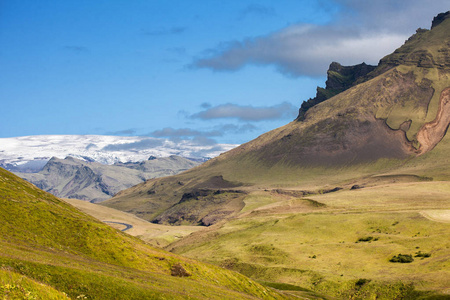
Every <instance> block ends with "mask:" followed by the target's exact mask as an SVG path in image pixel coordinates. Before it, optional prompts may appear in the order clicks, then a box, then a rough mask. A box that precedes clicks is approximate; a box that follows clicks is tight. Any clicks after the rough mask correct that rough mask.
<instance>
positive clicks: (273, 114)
mask: <svg viewBox="0 0 450 300" xmlns="http://www.w3.org/2000/svg"><path fill="white" fill-rule="evenodd" d="M297 112H298V109H297V107H295V106H294V105H292V104H290V103H288V102H283V103H281V104H278V105H274V106H266V107H254V106H250V105H248V106H241V105H237V104H231V103H228V104H222V105H218V106H214V107H211V108H208V109H206V110H204V111H201V112H199V113H196V114H194V115H192V116H191V117H192V118H196V119H202V120H211V119H226V118H234V119H238V120H240V121H264V120H276V119H285V118H294V117H295V116H296V114H297Z"/></svg>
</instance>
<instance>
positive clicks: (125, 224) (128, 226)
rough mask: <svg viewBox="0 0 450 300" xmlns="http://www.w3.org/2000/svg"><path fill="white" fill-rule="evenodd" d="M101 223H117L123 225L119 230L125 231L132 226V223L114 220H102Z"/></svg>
mask: <svg viewBox="0 0 450 300" xmlns="http://www.w3.org/2000/svg"><path fill="white" fill-rule="evenodd" d="M102 222H103V223H112V224H119V225H123V226H125V229H121V231H127V230H128V229H131V228H133V225H131V224H127V223H122V222H114V221H102Z"/></svg>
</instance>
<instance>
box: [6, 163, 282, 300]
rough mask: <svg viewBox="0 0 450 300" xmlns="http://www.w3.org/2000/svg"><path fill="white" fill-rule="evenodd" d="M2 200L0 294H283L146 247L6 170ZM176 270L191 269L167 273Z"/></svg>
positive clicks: (127, 296) (58, 296) (132, 296)
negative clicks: (0, 283)
mask: <svg viewBox="0 0 450 300" xmlns="http://www.w3.org/2000/svg"><path fill="white" fill-rule="evenodd" d="M0 206H1V207H2V209H1V210H0V221H1V222H2V226H1V227H0V237H1V238H0V267H1V273H0V275H1V276H0V278H1V280H2V281H1V282H2V287H1V292H2V293H3V294H2V296H4V297H6V298H7V299H8V297H13V296H11V295H13V293H16V292H17V293H22V294H24V295H30V297H32V296H33V295H34V296H35V297H36V299H49V298H48V297H47V294H46V293H49V294H51V295H53V296H51V297H54V299H64V294H62V293H66V294H67V295H68V296H69V297H71V298H77V297H81V298H82V299H159V298H164V299H167V298H170V299H186V298H193V299H211V298H215V299H224V298H228V299H236V298H249V299H252V298H267V299H275V298H281V296H280V295H278V294H276V293H274V292H272V291H271V290H268V289H266V288H264V287H262V286H261V285H259V284H257V283H255V282H252V281H251V280H249V279H247V278H246V277H244V276H242V275H240V274H238V273H235V272H230V271H227V270H223V269H220V268H218V267H215V266H212V265H206V264H203V263H199V262H197V261H193V260H190V259H185V258H182V257H179V256H177V255H173V254H170V253H167V252H165V251H162V250H159V249H156V248H152V247H150V246H147V245H145V244H144V243H143V242H141V241H140V240H138V239H136V238H133V237H131V236H128V235H126V234H124V233H121V232H119V231H117V230H115V229H113V228H111V227H109V226H107V225H105V224H103V223H101V222H100V221H97V220H95V219H93V218H91V217H89V216H88V215H85V214H84V213H81V212H80V211H78V210H77V209H75V208H74V207H72V206H70V205H68V204H67V203H65V202H63V201H61V200H59V199H57V198H56V197H54V196H52V195H50V194H48V193H46V192H44V191H42V190H39V189H37V188H36V187H34V186H33V185H31V184H29V183H27V182H25V181H24V180H22V179H20V178H18V177H16V176H15V175H13V174H12V173H10V172H8V171H6V170H4V169H0ZM174 270H183V272H182V273H179V272H178V273H177V274H173V273H174V272H175V271H174ZM8 274H9V275H8ZM17 274H20V275H21V276H22V277H20V276H19V275H17ZM180 274H181V275H187V274H189V275H188V276H185V277H179V276H172V275H180ZM181 275H180V276H181ZM8 276H10V278H9V279H8ZM18 276H19V277H20V278H24V279H23V280H22V279H20V278H19V279H18ZM5 278H6V279H5ZM17 280H19V281H21V282H22V281H23V285H17V283H16V282H17ZM34 281H37V282H40V283H44V284H46V285H48V286H49V287H52V288H53V289H54V290H53V289H52V288H48V289H47V288H45V289H44V288H43V289H40V288H37V287H36V286H35V285H34V284H33V283H32V282H34ZM6 285H8V286H6ZM10 285H14V286H19V288H17V289H16V288H11V286H10ZM44 290H45V291H44ZM57 291H59V292H57ZM34 296H33V297H34ZM49 297H50V296H49ZM51 297H50V299H51ZM11 299H13V298H11ZM25 299H26V298H25ZM30 299H33V298H30Z"/></svg>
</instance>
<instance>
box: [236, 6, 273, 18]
mask: <svg viewBox="0 0 450 300" xmlns="http://www.w3.org/2000/svg"><path fill="white" fill-rule="evenodd" d="M251 15H254V16H259V17H273V16H275V15H276V12H275V9H274V8H273V7H270V6H265V5H262V4H256V3H253V4H249V5H247V6H246V7H245V8H244V9H243V10H242V11H241V13H240V14H239V17H238V19H239V20H242V19H245V18H246V17H248V16H251Z"/></svg>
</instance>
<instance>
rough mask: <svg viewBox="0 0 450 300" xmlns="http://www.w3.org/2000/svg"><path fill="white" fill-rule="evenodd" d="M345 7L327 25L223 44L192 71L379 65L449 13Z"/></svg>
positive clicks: (416, 0)
mask: <svg viewBox="0 0 450 300" xmlns="http://www.w3.org/2000/svg"><path fill="white" fill-rule="evenodd" d="M336 3H337V4H338V5H341V6H342V9H341V10H340V11H341V12H340V14H339V15H337V17H336V19H335V21H334V22H332V23H330V24H327V25H311V24H294V25H291V26H288V27H286V28H284V29H282V30H279V31H277V32H273V33H270V34H267V35H263V36H259V37H253V38H247V39H244V40H241V41H229V42H223V43H221V44H220V45H218V46H217V47H216V48H214V49H210V50H209V51H208V52H207V54H206V55H204V56H202V57H199V58H197V59H196V60H195V61H194V62H193V64H192V66H193V67H196V68H209V69H212V70H214V71H236V70H239V69H240V68H242V67H244V66H246V65H250V64H251V65H272V66H275V67H276V68H277V70H278V71H280V72H281V73H283V74H286V75H288V76H294V77H297V76H323V75H324V74H325V72H326V70H327V67H328V65H329V64H330V63H331V62H332V61H338V62H340V63H341V64H344V65H353V64H358V63H361V62H366V63H369V64H377V63H378V61H379V60H380V59H381V58H382V57H384V56H385V55H387V54H389V53H391V52H392V51H394V50H395V49H396V48H398V47H400V46H401V45H402V44H403V42H404V41H405V40H406V39H407V38H408V37H409V36H410V35H411V34H413V33H414V31H415V29H417V28H418V27H427V28H429V27H430V24H431V20H432V18H433V16H435V15H437V14H438V13H440V12H443V11H446V10H447V9H448V1H447V0H434V1H426V0H410V1H402V0H389V1H388V0H379V1H357V0H338V1H336Z"/></svg>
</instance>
